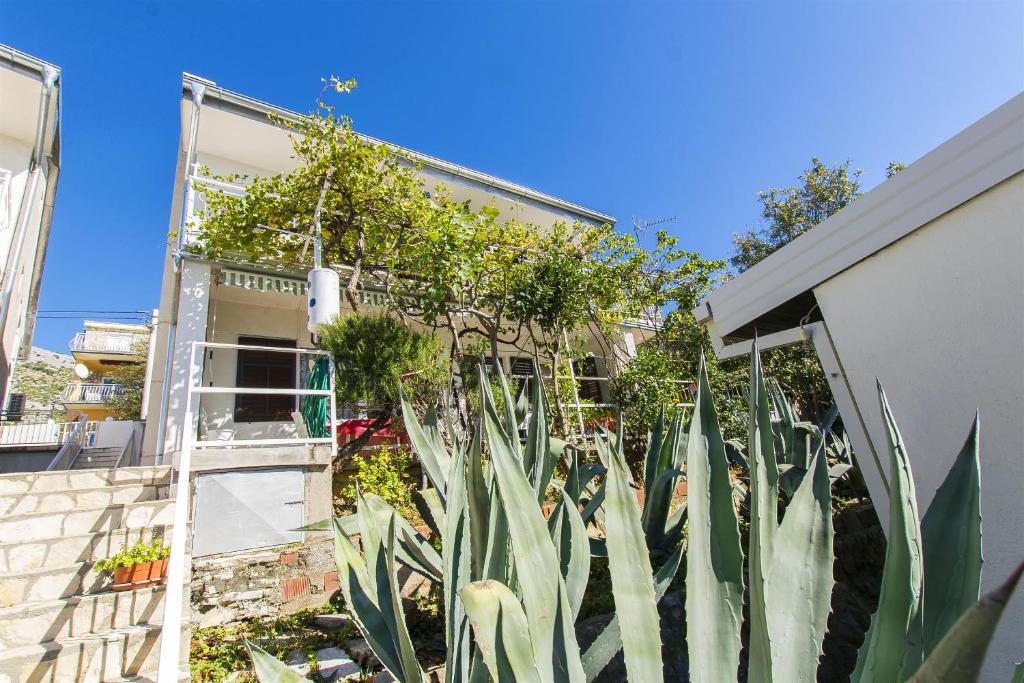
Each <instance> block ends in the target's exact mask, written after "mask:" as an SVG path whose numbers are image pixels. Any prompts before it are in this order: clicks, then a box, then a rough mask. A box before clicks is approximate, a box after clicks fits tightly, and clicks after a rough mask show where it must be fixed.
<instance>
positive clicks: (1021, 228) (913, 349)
mask: <svg viewBox="0 0 1024 683" xmlns="http://www.w3.org/2000/svg"><path fill="white" fill-rule="evenodd" d="M1022 299H1024V94H1022V95H1018V96H1017V97H1015V98H1013V99H1012V100H1010V101H1009V102H1007V103H1006V104H1004V105H1003V106H1001V107H999V108H998V109H996V110H995V111H993V112H992V113H991V114H989V115H987V116H986V117H984V118H983V119H981V120H980V121H978V122H977V123H975V124H973V125H972V126H970V127H969V128H967V129H966V130H964V131H963V132H961V133H959V134H958V135H956V136H955V137H953V138H952V139H950V140H949V141H947V142H945V143H943V144H942V145H940V146H939V147H937V148H936V149H934V150H932V151H931V152H929V153H928V154H926V155H925V156H924V157H922V158H921V159H920V160H918V161H917V162H915V163H914V164H912V165H911V166H909V167H907V169H906V170H904V171H903V172H902V173H900V174H899V175H897V176H895V177H894V178H892V179H890V180H887V181H886V182H884V183H882V184H881V185H880V186H879V187H877V188H876V189H874V190H872V191H871V192H869V193H867V194H865V195H864V196H863V197H861V198H859V199H858V200H857V201H856V202H854V203H853V204H851V205H850V206H848V207H847V208H845V209H843V210H842V211H840V212H839V213H837V214H835V215H834V216H832V217H831V218H829V219H828V220H826V221H824V222H823V223H822V224H820V225H818V226H817V227H815V228H814V229H813V230H811V231H809V232H808V233H806V234H805V235H802V236H801V237H800V238H798V239H796V240H794V241H793V242H792V243H790V244H788V245H786V246H785V247H783V248H782V249H780V250H779V251H777V252H775V253H774V254H772V255H771V256H769V257H768V258H766V259H765V260H764V261H762V262H761V263H758V264H757V265H756V266H754V267H753V268H751V269H750V270H748V271H746V272H745V273H743V274H742V275H740V276H739V277H737V278H735V279H734V280H732V281H730V282H728V283H727V284H725V285H724V286H723V287H721V288H720V289H719V290H717V291H716V292H714V293H713V294H711V295H710V296H708V297H707V298H706V299H705V300H704V301H702V302H701V304H700V305H699V306H698V307H697V309H696V310H695V311H694V314H695V315H696V316H697V318H698V320H703V321H705V322H706V324H707V326H708V329H709V331H710V333H711V337H712V341H713V343H714V344H716V346H717V353H718V355H719V357H722V358H725V357H732V356H737V355H740V354H746V353H749V351H750V340H751V339H752V338H753V337H754V335H755V334H757V335H758V336H759V343H760V345H761V347H762V348H766V347H770V346H778V345H784V344H793V343H800V342H803V341H808V342H810V343H812V344H813V345H814V348H815V350H816V351H817V353H818V357H819V358H820V360H821V363H822V367H823V368H824V370H825V373H826V374H827V375H828V379H829V383H830V385H831V387H832V393H833V396H834V397H835V400H836V403H837V404H838V406H839V409H840V411H841V414H842V416H843V421H844V425H845V426H846V428H847V430H848V431H849V434H850V439H851V441H852V443H853V447H854V451H855V453H856V454H857V458H858V463H859V465H860V467H861V469H862V471H863V473H864V478H865V480H866V481H867V484H868V487H869V489H870V491H871V496H872V499H873V500H874V501H875V509H876V510H877V511H878V513H879V517H880V518H881V519H882V523H883V527H884V526H885V525H886V524H887V517H888V511H887V503H886V501H887V500H888V491H889V483H888V478H889V466H888V460H887V458H888V456H887V448H886V437H885V432H884V431H883V424H882V418H881V414H880V411H879V407H878V398H877V391H876V387H875V379H876V378H877V379H878V380H880V381H881V382H882V384H883V385H884V387H885V391H886V394H887V395H888V397H889V401H890V404H891V406H892V409H893V411H894V414H895V416H896V419H897V421H898V423H899V426H900V430H901V433H902V435H903V438H904V440H905V442H906V444H907V448H908V451H909V453H910V458H911V465H912V468H913V472H914V479H915V483H916V488H917V496H918V501H919V504H920V511H921V514H922V515H923V514H924V512H925V511H926V510H927V507H928V505H929V503H930V502H931V498H932V495H933V494H934V492H935V489H936V488H937V487H938V485H939V484H940V483H941V481H942V479H943V478H944V477H945V475H946V473H947V471H948V470H949V467H950V465H951V464H952V462H953V460H954V458H955V457H956V455H957V453H958V452H959V450H960V447H961V445H962V444H963V441H964V439H965V438H966V436H967V433H968V431H969V428H970V426H971V422H972V420H973V419H974V415H975V411H976V410H978V411H980V415H981V475H982V499H981V500H982V515H983V518H984V522H983V524H984V555H985V570H984V578H983V583H982V592H983V593H984V592H988V591H989V590H991V589H993V588H994V587H995V586H997V585H999V584H1000V583H1002V582H1003V581H1004V580H1005V579H1006V578H1007V577H1008V576H1009V575H1010V573H1011V572H1012V570H1013V569H1014V568H1015V567H1016V566H1017V565H1018V564H1019V563H1020V562H1021V560H1022V559H1024V552H1022V547H1024V544H1022V542H1021V539H1022V538H1024V531H1022V529H1024V505H1022V504H1021V492H1022V491H1024V428H1022V422H1021V418H1022V415H1024V304H1022ZM1022 644H1024V591H1020V590H1018V591H1017V595H1016V597H1015V598H1014V599H1013V601H1012V603H1011V605H1010V607H1009V609H1008V612H1007V613H1006V614H1004V616H1003V619H1002V623H1001V625H1000V628H999V631H998V632H997V634H996V638H995V641H994V642H993V645H992V647H991V649H990V651H989V659H988V663H987V666H986V671H985V675H984V680H1009V679H1010V676H1011V670H1012V666H1013V664H1012V663H1013V662H1014V661H1016V660H1020V659H1021V656H1022V654H1024V649H1022Z"/></svg>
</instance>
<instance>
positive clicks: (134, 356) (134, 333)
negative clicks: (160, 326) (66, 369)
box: [61, 320, 150, 421]
mask: <svg viewBox="0 0 1024 683" xmlns="http://www.w3.org/2000/svg"><path fill="white" fill-rule="evenodd" d="M83 328H84V329H83V331H82V332H79V333H78V334H76V335H75V336H74V338H72V340H71V341H70V342H69V343H68V348H69V349H70V351H71V355H72V357H74V359H75V374H76V381H73V382H69V383H68V385H67V386H66V387H65V388H64V393H63V394H62V395H61V402H62V403H63V404H64V408H65V410H66V416H67V418H68V419H69V420H75V419H78V418H79V417H81V416H85V417H86V419H88V420H92V421H99V420H106V419H107V418H111V419H113V418H114V413H113V410H112V409H111V408H110V401H111V399H113V398H114V397H117V396H120V395H121V394H122V393H123V391H124V387H122V386H121V385H120V384H119V383H118V381H117V378H116V374H115V373H116V371H117V370H119V369H121V368H123V367H125V366H126V365H137V364H141V363H145V362H146V359H147V357H148V351H149V336H150V326H149V325H128V324H124V323H110V322H99V321H96V320H86V321H85V323H84V325H83ZM147 377H148V369H147ZM145 399H146V391H145V390H143V404H142V410H141V415H140V418H141V419H145V416H146V405H145Z"/></svg>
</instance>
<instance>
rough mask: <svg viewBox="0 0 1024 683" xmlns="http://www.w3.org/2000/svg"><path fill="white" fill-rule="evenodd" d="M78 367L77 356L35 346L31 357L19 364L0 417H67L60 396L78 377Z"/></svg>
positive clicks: (23, 418) (7, 418) (36, 418)
mask: <svg viewBox="0 0 1024 683" xmlns="http://www.w3.org/2000/svg"><path fill="white" fill-rule="evenodd" d="M74 366H75V359H74V358H72V357H71V356H69V355H67V354H64V353H57V352H56V351H47V350H46V349H41V348H39V347H37V346H33V347H32V350H31V351H30V352H29V355H28V358H27V359H26V360H25V361H24V362H22V363H19V364H18V369H17V371H16V372H15V373H14V383H13V385H12V386H11V390H10V391H9V392H8V396H7V405H6V406H5V408H4V412H3V415H2V416H0V419H2V420H6V421H13V420H25V419H34V420H39V419H52V420H60V419H63V417H64V406H63V404H62V403H61V402H60V397H61V394H62V393H63V392H64V387H66V386H67V383H68V381H69V380H70V379H71V378H72V377H74V374H73V373H72V368H73V367H74Z"/></svg>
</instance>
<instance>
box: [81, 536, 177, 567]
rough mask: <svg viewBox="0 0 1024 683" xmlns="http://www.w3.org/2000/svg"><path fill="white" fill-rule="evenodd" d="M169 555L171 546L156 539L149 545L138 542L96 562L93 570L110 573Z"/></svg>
mask: <svg viewBox="0 0 1024 683" xmlns="http://www.w3.org/2000/svg"><path fill="white" fill-rule="evenodd" d="M170 554H171V546H169V545H164V542H163V541H162V540H160V539H157V540H155V541H153V542H151V543H144V542H143V541H139V542H138V543H136V544H135V545H133V546H132V547H131V548H129V547H128V545H127V544H126V545H125V546H124V547H123V548H122V549H121V552H119V553H117V554H116V555H114V556H113V557H108V558H107V559H105V560H100V561H99V562H97V563H96V564H95V565H94V566H93V568H94V569H95V570H96V571H98V572H112V571H114V570H115V569H117V568H118V567H134V566H135V565H137V564H143V563H144V562H156V561H157V560H162V559H164V558H165V557H167V556H168V555H170Z"/></svg>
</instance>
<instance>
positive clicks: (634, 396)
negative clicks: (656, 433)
mask: <svg viewBox="0 0 1024 683" xmlns="http://www.w3.org/2000/svg"><path fill="white" fill-rule="evenodd" d="M685 382H686V380H685V376H684V375H683V372H682V370H681V369H680V367H679V364H678V363H676V361H675V360H674V359H673V358H672V356H671V355H669V353H668V352H667V351H665V350H664V349H663V348H662V346H661V345H659V344H654V343H648V344H643V345H641V346H640V347H639V348H637V350H636V355H635V356H633V357H632V358H630V359H629V360H628V361H627V362H626V364H625V365H624V366H623V367H622V368H621V369H620V370H619V372H618V373H617V374H616V375H615V378H614V379H613V380H612V382H611V393H612V400H613V401H615V402H616V403H618V404H619V415H620V417H621V419H622V421H623V427H624V430H625V431H624V437H625V439H626V443H625V448H626V459H627V461H628V462H629V464H630V469H632V470H633V471H634V472H636V473H639V464H640V461H641V459H642V458H643V453H644V450H645V447H646V445H647V429H648V427H649V425H652V424H654V421H655V420H656V419H657V418H658V415H659V414H661V413H662V412H664V413H665V414H666V415H668V416H672V415H673V414H675V412H676V404H678V403H682V402H689V398H690V387H689V384H688V383H685Z"/></svg>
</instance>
